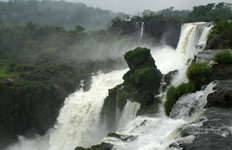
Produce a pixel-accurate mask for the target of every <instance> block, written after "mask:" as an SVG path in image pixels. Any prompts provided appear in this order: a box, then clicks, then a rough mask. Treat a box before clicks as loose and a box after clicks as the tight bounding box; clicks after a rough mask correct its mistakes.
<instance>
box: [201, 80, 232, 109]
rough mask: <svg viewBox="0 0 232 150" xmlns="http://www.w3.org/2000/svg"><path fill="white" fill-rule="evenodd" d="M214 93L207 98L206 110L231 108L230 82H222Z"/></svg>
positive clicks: (231, 86) (215, 88)
mask: <svg viewBox="0 0 232 150" xmlns="http://www.w3.org/2000/svg"><path fill="white" fill-rule="evenodd" d="M213 89H214V90H215V92H213V93H211V94H209V95H208V97H207V104H206V106H205V107H206V108H208V107H219V108H232V80H223V81H221V82H220V83H219V84H217V85H216V86H215V87H214V88H213Z"/></svg>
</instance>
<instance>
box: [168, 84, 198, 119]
mask: <svg viewBox="0 0 232 150" xmlns="http://www.w3.org/2000/svg"><path fill="white" fill-rule="evenodd" d="M195 91H196V86H195V84H194V83H193V82H188V83H182V84H181V85H179V86H177V87H174V86H171V87H169V88H168V91H167V95H166V101H165V103H164V108H165V114H166V115H167V116H169V115H170V112H171V111H172V107H173V106H174V104H175V103H176V101H177V100H178V99H179V98H180V97H181V96H183V95H185V94H188V93H193V92H195Z"/></svg>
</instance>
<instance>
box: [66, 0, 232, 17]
mask: <svg viewBox="0 0 232 150" xmlns="http://www.w3.org/2000/svg"><path fill="white" fill-rule="evenodd" d="M66 1H71V2H83V3H85V4H87V6H92V7H99V8H102V9H108V10H112V11H114V12H125V13H128V14H137V13H138V12H142V11H144V10H146V9H150V10H152V11H158V10H161V9H164V8H169V7H171V6H173V7H174V8H175V9H178V10H182V9H189V10H190V9H192V7H193V6H198V5H205V4H208V3H219V2H225V3H232V0H66Z"/></svg>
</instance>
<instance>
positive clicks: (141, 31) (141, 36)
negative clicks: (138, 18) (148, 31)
mask: <svg viewBox="0 0 232 150" xmlns="http://www.w3.org/2000/svg"><path fill="white" fill-rule="evenodd" d="M143 32H144V22H142V25H141V29H140V38H143Z"/></svg>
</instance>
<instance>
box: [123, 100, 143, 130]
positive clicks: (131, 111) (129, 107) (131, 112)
mask: <svg viewBox="0 0 232 150" xmlns="http://www.w3.org/2000/svg"><path fill="white" fill-rule="evenodd" d="M139 108H140V103H137V102H132V101H130V100H128V101H127V103H126V105H125V107H124V110H123V112H122V116H121V118H120V121H119V129H122V128H124V127H125V126H126V125H127V124H128V123H129V122H130V121H132V120H134V119H135V118H136V114H137V111H138V110H139Z"/></svg>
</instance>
